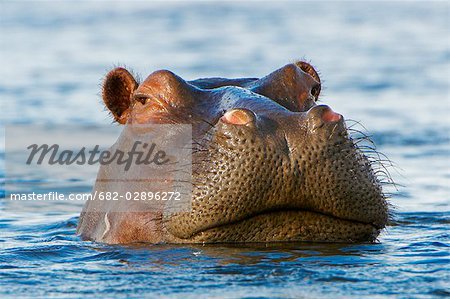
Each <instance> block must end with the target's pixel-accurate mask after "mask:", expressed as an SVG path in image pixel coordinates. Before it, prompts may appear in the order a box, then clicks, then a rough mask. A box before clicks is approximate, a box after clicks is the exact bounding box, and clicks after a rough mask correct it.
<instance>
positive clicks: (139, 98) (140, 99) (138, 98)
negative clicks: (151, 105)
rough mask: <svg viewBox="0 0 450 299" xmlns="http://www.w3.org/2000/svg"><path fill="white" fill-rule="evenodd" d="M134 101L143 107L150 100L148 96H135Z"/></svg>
mask: <svg viewBox="0 0 450 299" xmlns="http://www.w3.org/2000/svg"><path fill="white" fill-rule="evenodd" d="M134 99H135V100H136V101H138V102H140V103H141V104H142V105H145V104H147V103H148V102H149V101H150V98H149V97H148V96H135V97H134Z"/></svg>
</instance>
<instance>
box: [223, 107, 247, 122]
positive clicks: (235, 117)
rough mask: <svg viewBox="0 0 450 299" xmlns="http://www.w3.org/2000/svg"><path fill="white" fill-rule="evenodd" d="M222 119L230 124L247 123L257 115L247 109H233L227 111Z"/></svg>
mask: <svg viewBox="0 0 450 299" xmlns="http://www.w3.org/2000/svg"><path fill="white" fill-rule="evenodd" d="M221 119H222V121H224V122H225V123H228V124H233V125H247V124H249V123H252V122H253V121H254V120H255V115H254V113H253V112H251V111H250V110H247V109H233V110H230V111H227V112H226V113H225V114H224V115H223V116H222V118H221Z"/></svg>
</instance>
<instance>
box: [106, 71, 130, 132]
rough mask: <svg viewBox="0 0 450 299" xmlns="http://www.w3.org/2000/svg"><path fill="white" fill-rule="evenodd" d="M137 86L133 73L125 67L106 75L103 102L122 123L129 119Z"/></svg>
mask: <svg viewBox="0 0 450 299" xmlns="http://www.w3.org/2000/svg"><path fill="white" fill-rule="evenodd" d="M137 86H138V84H137V82H136V80H135V79H134V77H133V75H131V74H130V72H128V71H127V70H126V69H124V68H120V67H119V68H115V69H113V70H112V71H110V72H109V73H108V74H107V75H106V78H105V82H104V84H103V94H102V96H103V102H104V103H105V105H106V107H107V108H108V109H109V111H111V113H112V115H113V117H114V119H115V120H116V121H117V122H118V123H120V124H125V123H126V121H127V118H128V108H129V107H130V104H131V99H132V95H133V92H134V90H135V89H136V88H137Z"/></svg>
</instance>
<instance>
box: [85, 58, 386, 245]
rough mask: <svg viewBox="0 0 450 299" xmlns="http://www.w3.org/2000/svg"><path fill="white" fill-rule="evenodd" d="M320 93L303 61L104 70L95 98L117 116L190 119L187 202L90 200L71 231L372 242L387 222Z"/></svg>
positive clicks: (363, 167)
mask: <svg viewBox="0 0 450 299" xmlns="http://www.w3.org/2000/svg"><path fill="white" fill-rule="evenodd" d="M319 93H320V79H319V76H318V75H317V73H316V71H315V70H314V69H313V68H312V66H311V65H309V64H307V63H305V62H296V63H294V64H288V65H286V66H284V67H282V68H280V69H278V70H276V71H275V72H273V73H271V74H269V75H268V76H266V77H263V78H261V79H256V78H243V79H223V78H209V79H198V80H194V81H190V82H186V81H184V80H183V79H181V78H180V77H178V76H176V75H175V74H173V73H171V72H169V71H165V70H162V71H157V72H154V73H152V74H151V75H150V76H148V77H147V79H146V80H145V81H144V82H142V83H141V84H138V83H136V81H135V80H134V78H133V76H132V75H131V74H130V73H129V72H128V71H126V70H125V69H122V68H116V69H114V70H112V71H111V72H110V73H109V74H108V75H107V77H106V79H105V83H104V88H103V100H104V102H105V105H106V107H107V108H108V109H109V110H110V111H111V113H112V115H113V117H114V118H115V120H116V121H117V122H119V123H121V124H125V123H127V124H145V123H174V124H177V123H189V124H192V127H193V139H194V140H195V141H196V142H195V147H196V149H199V150H198V151H194V153H193V157H192V161H193V171H192V173H193V183H194V186H193V187H194V188H193V192H192V195H193V198H192V209H191V210H190V211H189V212H180V213H177V214H173V215H171V216H163V215H162V213H160V212H158V211H154V212H139V213H137V212H121V213H119V212H112V210H111V212H108V213H106V212H105V211H108V206H105V205H108V204H109V203H105V202H89V203H87V204H86V206H85V207H84V209H83V211H82V213H81V217H80V222H79V225H78V233H79V234H81V235H82V237H83V238H84V239H90V240H95V241H100V242H106V243H132V242H150V243H160V242H171V243H204V242H206V243H213V242H275V241H319V242H356V241H374V240H375V239H376V237H377V236H378V234H379V232H380V230H381V229H383V228H384V227H385V225H386V223H387V220H388V205H387V203H386V200H385V197H384V195H383V193H382V190H381V186H380V183H379V182H378V180H377V178H376V176H375V174H374V172H373V171H372V169H371V166H370V163H369V161H368V160H367V158H366V157H365V156H364V155H363V154H362V153H361V152H360V151H359V150H358V148H357V147H356V146H355V144H354V142H353V140H352V139H351V138H350V137H349V135H348V133H347V129H346V126H345V123H344V120H343V117H342V116H341V115H339V114H337V113H335V112H333V111H332V110H331V109H330V108H329V107H328V106H325V105H319V106H318V105H316V103H315V102H316V100H317V97H318V95H319ZM101 173H102V169H100V172H99V175H100V174H101ZM212 182H213V183H212ZM125 208H126V207H125Z"/></svg>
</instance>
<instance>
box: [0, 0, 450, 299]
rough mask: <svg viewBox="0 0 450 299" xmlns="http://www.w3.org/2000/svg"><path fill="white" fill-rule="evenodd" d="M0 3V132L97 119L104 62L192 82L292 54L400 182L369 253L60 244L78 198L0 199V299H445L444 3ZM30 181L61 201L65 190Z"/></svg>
mask: <svg viewBox="0 0 450 299" xmlns="http://www.w3.org/2000/svg"><path fill="white" fill-rule="evenodd" d="M0 6H1V7H0V8H1V9H0V11H1V12H0V30H1V35H0V39H1V40H0V44H1V47H0V51H1V52H0V54H1V55H0V57H1V62H2V63H1V65H2V67H1V71H0V72H1V78H2V79H1V81H0V98H1V102H2V123H4V124H52V125H55V126H57V125H61V124H84V125H92V126H101V125H103V124H107V123H109V122H110V118H109V117H108V115H107V113H106V112H105V111H104V110H103V107H102V105H101V100H100V98H99V96H98V93H99V84H100V82H101V77H102V76H103V75H104V74H105V72H107V70H109V69H110V68H112V67H113V66H114V65H117V64H119V65H124V64H125V65H127V66H128V67H130V68H132V69H133V70H134V71H135V72H136V73H139V74H141V76H142V77H145V76H147V75H148V74H149V73H150V72H152V71H153V70H156V69H160V68H167V69H170V70H172V71H174V72H175V73H177V74H178V75H180V76H182V77H183V78H185V79H194V78H197V77H205V76H230V77H233V76H263V75H265V74H266V73H268V72H270V71H272V70H274V69H276V68H278V67H280V66H282V65H284V64H286V63H288V62H290V61H292V60H294V59H297V58H306V59H307V60H311V61H312V63H313V65H315V66H317V67H318V69H319V70H320V72H321V76H322V79H323V81H324V85H325V90H324V92H323V94H322V96H321V101H323V102H324V103H327V104H329V105H331V106H332V107H333V109H334V110H336V111H338V112H340V113H342V114H343V115H344V116H345V117H346V118H350V119H355V120H361V121H362V122H363V124H364V126H365V127H366V128H367V129H368V130H369V131H370V132H371V134H372V135H373V139H374V140H375V142H376V143H377V145H378V148H379V150H381V151H382V152H384V153H385V154H387V155H388V156H389V158H391V159H392V160H393V161H394V162H396V164H397V165H398V167H397V170H395V169H394V170H391V173H392V175H393V177H394V179H395V181H397V182H398V183H400V184H403V185H404V187H400V188H399V190H398V191H396V190H388V191H389V192H394V196H393V198H392V199H391V203H392V204H393V205H394V206H395V207H396V208H395V210H396V220H395V221H394V222H393V223H392V224H391V225H390V226H389V227H388V228H387V230H386V231H384V232H383V233H382V234H381V236H380V237H379V243H377V244H314V243H302V244H259V245H245V246H242V245H239V246H229V245H227V246H223V245H220V246H219V245H216V246H200V245H199V246H192V245H189V246H173V245H164V246H162V245H158V246H150V245H148V246H107V245H102V244H95V243H91V242H82V241H81V240H80V239H79V238H78V237H77V236H76V235H75V227H76V224H77V221H78V213H79V211H80V209H81V206H80V204H79V203H69V204H67V203H64V205H61V206H56V205H51V206H49V204H46V203H43V204H41V205H39V206H38V207H37V208H36V209H35V210H33V211H32V212H24V211H22V212H21V211H17V210H12V209H11V208H9V204H8V202H7V201H0V275H1V280H0V296H1V297H16V296H19V297H49V296H53V297H104V296H107V297H142V296H148V297H168V298H173V297H185V298H191V297H204V296H205V295H207V294H208V296H210V297H218V298H222V297H225V298H236V297H245V298H265V297H267V298H273V297H279V298H290V297H292V298H299V297H306V298H311V297H312V298H319V297H320V298H322V297H325V298H327V297H331V298H336V297H337V298H339V297H355V298H361V297H370V298H384V297H398V298H430V297H448V296H449V295H450V283H449V281H450V272H449V270H450V269H449V268H450V267H449V262H450V257H449V253H450V250H449V246H450V242H449V239H450V238H449V234H450V233H449V223H450V187H449V185H450V184H449V178H450V162H449V161H450V160H449V157H450V138H449V132H450V121H449V117H448V115H449V113H450V109H449V108H450V107H449V106H450V98H449V77H450V76H449V75H450V74H449V66H450V48H449V4H448V3H447V2H424V3H421V2H363V3H352V2H344V3H333V2H320V3H307V2H295V3H291V2H281V3H275V2H273V3H272V2H264V3H259V2H258V3H257V2H250V3H204V2H193V3H177V2H170V3H162V2H156V3H147V2H131V3H129V2H127V3H125V2H124V3H116V2H111V3H107V4H106V5H105V4H104V3H101V2H93V3H89V2H80V3H62V2H42V3H38V2H24V3H14V2H2V3H1V4H0ZM0 159H1V160H0V163H1V164H2V165H4V159H5V155H4V152H3V149H2V152H1V153H0ZM2 169H3V168H2ZM0 171H1V173H2V176H3V174H4V170H0ZM92 179H93V178H92V177H86V179H85V180H81V181H76V185H77V186H76V187H77V190H78V191H79V192H81V191H85V192H87V191H89V190H90V188H91V185H90V182H91V181H92ZM37 183H38V185H39V187H40V188H41V190H47V191H54V190H55V188H57V189H58V190H61V191H62V192H71V191H73V190H69V189H70V188H69V187H67V186H73V185H74V180H73V179H72V180H71V179H70V178H64V179H61V180H59V181H50V182H47V181H45V182H44V181H42V182H41V184H39V183H40V182H37ZM1 194H4V190H1Z"/></svg>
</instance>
